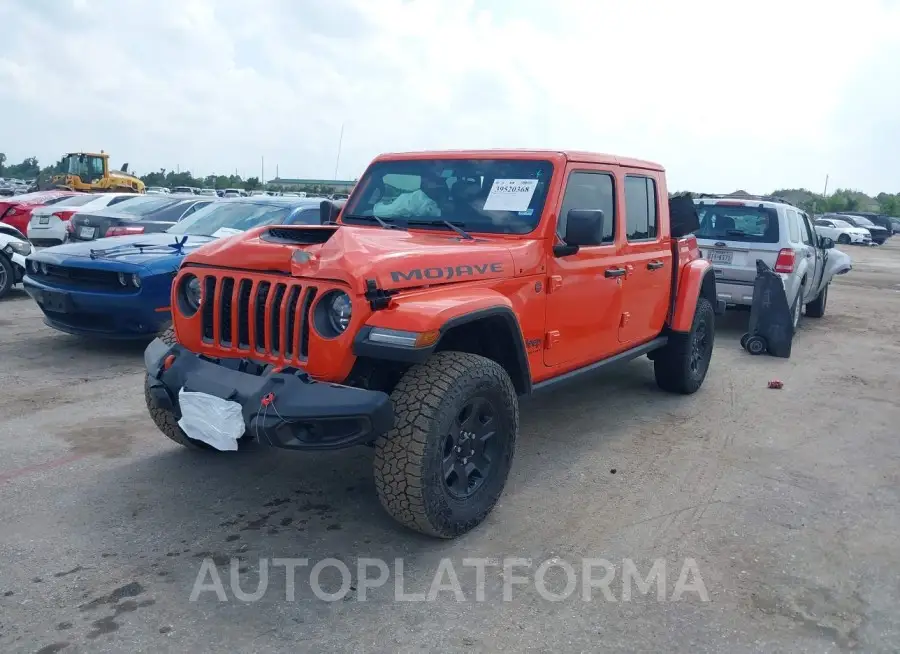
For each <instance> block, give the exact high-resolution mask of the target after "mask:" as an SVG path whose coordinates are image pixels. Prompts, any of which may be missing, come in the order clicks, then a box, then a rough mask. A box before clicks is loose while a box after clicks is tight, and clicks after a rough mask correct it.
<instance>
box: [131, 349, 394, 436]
mask: <svg viewBox="0 0 900 654" xmlns="http://www.w3.org/2000/svg"><path fill="white" fill-rule="evenodd" d="M169 357H173V358H172V359H169ZM167 360H168V363H169V365H168V366H166V365H164V364H165V363H166V362H167ZM144 363H145V365H146V367H147V375H148V384H149V399H148V401H149V402H152V403H153V404H154V405H155V406H157V407H159V408H163V409H166V410H168V411H171V412H173V413H174V414H175V415H176V417H178V418H180V417H181V410H180V408H179V406H178V393H179V391H180V390H181V389H184V390H186V391H193V392H200V393H207V394H209V395H214V396H215V397H218V398H221V399H225V400H231V401H234V402H237V403H238V404H240V405H241V410H242V413H243V417H244V426H245V428H246V431H245V435H244V438H245V439H249V440H253V441H258V442H259V443H261V444H263V445H270V446H272V447H279V448H285V449H291V450H334V449H340V448H344V447H350V446H352V445H360V444H363V443H370V442H372V441H374V440H375V439H376V438H377V437H378V436H380V435H381V434H384V433H386V432H387V431H389V430H390V429H391V428H392V427H393V423H394V412H393V407H392V406H391V400H390V397H389V396H388V395H387V394H386V393H382V392H380V391H369V390H365V389H361V388H353V387H350V386H341V385H339V384H330V383H327V382H317V381H314V380H312V379H311V378H310V377H309V376H308V375H307V374H306V373H304V372H302V371H299V370H294V371H287V370H286V371H283V372H276V371H275V370H274V369H273V368H272V367H271V366H263V365H260V364H258V363H256V362H253V361H250V360H248V359H210V358H207V357H205V356H200V355H197V354H194V353H193V352H190V351H189V350H186V349H185V348H184V347H182V346H181V345H177V344H176V345H171V346H170V345H168V344H166V343H165V342H163V341H161V340H159V339H155V340H154V341H153V342H152V343H150V345H148V346H147V349H146V351H145V352H144Z"/></svg>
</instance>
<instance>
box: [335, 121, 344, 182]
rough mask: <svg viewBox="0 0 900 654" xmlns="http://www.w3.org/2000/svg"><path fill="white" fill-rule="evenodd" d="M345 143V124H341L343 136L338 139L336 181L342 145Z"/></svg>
mask: <svg viewBox="0 0 900 654" xmlns="http://www.w3.org/2000/svg"><path fill="white" fill-rule="evenodd" d="M343 143H344V123H341V136H340V137H339V138H338V149H337V159H336V160H335V162H334V180H335V181H337V174H338V166H339V165H340V163H341V145H343Z"/></svg>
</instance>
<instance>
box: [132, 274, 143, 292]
mask: <svg viewBox="0 0 900 654" xmlns="http://www.w3.org/2000/svg"><path fill="white" fill-rule="evenodd" d="M131 283H132V285H133V286H134V287H135V288H140V287H141V276H140V275H138V274H137V273H132V275H131Z"/></svg>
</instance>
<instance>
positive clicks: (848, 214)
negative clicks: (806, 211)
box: [817, 211, 894, 245]
mask: <svg viewBox="0 0 900 654" xmlns="http://www.w3.org/2000/svg"><path fill="white" fill-rule="evenodd" d="M817 218H820V219H824V220H841V221H843V222H845V223H850V225H852V226H853V227H857V228H859V229H865V230H867V231H868V232H869V234H870V235H871V236H872V242H873V243H875V244H876V245H884V243H885V241H887V240H888V239H889V238H890V237H891V236H893V235H894V223H893V222H892V221H891V217H890V216H883V215H881V214H877V213H871V212H867V211H844V212H841V213H827V214H824V215H822V216H817Z"/></svg>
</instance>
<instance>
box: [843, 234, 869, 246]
mask: <svg viewBox="0 0 900 654" xmlns="http://www.w3.org/2000/svg"><path fill="white" fill-rule="evenodd" d="M848 236H849V237H850V242H851V243H853V244H860V245H869V244H870V243H871V242H872V237H871V236H870V235H869V234H848Z"/></svg>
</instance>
